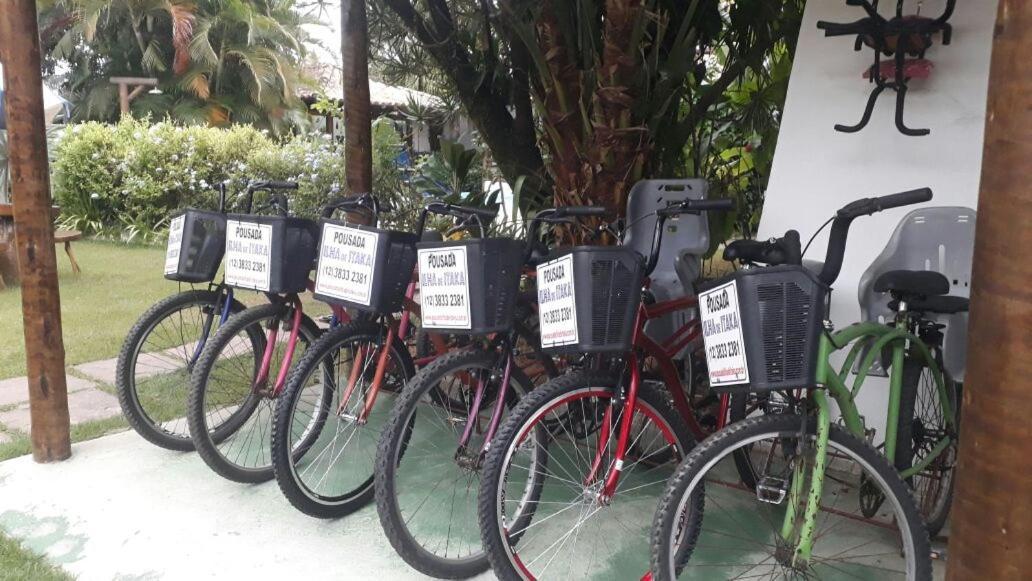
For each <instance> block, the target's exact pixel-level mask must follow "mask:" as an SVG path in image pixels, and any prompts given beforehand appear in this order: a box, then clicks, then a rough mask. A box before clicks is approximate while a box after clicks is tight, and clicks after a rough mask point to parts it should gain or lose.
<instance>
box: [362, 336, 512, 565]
mask: <svg viewBox="0 0 1032 581" xmlns="http://www.w3.org/2000/svg"><path fill="white" fill-rule="evenodd" d="M498 361H499V355H498V354H497V353H494V352H487V351H481V350H477V351H460V352H456V353H449V354H448V355H445V356H443V357H441V358H439V359H437V360H436V361H434V362H433V363H431V364H430V365H428V366H427V367H425V368H423V369H422V370H421V371H420V372H419V373H418V374H417V375H416V377H415V378H414V379H413V380H412V381H411V382H410V383H409V384H408V385H407V386H405V391H404V392H403V393H402V396H401V398H400V399H399V400H398V402H397V404H396V405H395V406H394V409H393V410H392V412H391V416H390V419H389V420H388V422H387V425H386V427H385V428H384V431H383V435H382V436H381V438H380V446H379V450H378V452H377V456H376V458H377V461H376V508H377V511H378V512H379V514H380V523H381V524H382V525H383V530H384V532H385V533H386V535H387V539H388V540H390V542H391V545H392V546H394V549H395V550H396V551H397V552H398V554H399V555H400V556H401V558H402V559H404V560H405V562H406V563H408V564H409V565H411V566H412V567H413V568H415V569H417V570H418V571H420V572H422V573H425V574H427V575H430V576H433V577H440V578H463V577H471V576H473V575H476V574H477V573H480V572H482V571H485V570H486V569H487V567H488V562H487V555H485V554H484V551H483V548H482V546H481V544H480V536H479V529H478V528H477V513H476V499H477V493H478V491H479V488H480V465H481V460H482V455H481V453H480V450H481V449H482V447H483V445H484V437H485V436H486V431H487V428H488V426H489V425H490V424H491V422H492V418H493V415H494V411H495V409H496V404H497V403H498V395H499V391H500V388H501V381H502V375H503V373H502V370H500V369H497V367H496V366H497V365H498ZM481 381H483V382H485V384H484V385H485V388H484V395H483V396H482V398H481V401H480V402H479V405H478V407H477V410H478V412H477V413H476V414H475V415H474V417H475V418H476V421H475V424H474V425H473V426H468V422H469V418H470V412H471V411H472V410H473V406H474V405H477V402H476V398H475V392H476V389H477V386H478V384H479V383H480V382H481ZM532 388H533V383H531V381H530V380H529V379H528V378H527V377H526V375H524V374H523V372H521V371H520V370H519V369H518V368H516V366H513V369H512V370H511V375H510V379H509V386H508V390H507V393H506V399H505V401H504V402H502V405H504V406H505V408H503V410H502V414H503V416H501V417H504V414H505V413H506V411H507V410H511V409H512V408H513V407H514V406H515V405H516V403H517V402H518V401H519V398H520V397H521V396H523V394H525V393H527V392H528V391H529V390H530V389H532ZM437 394H445V395H446V397H443V398H442V397H439V396H438V395H437ZM501 417H500V418H499V420H500V419H501ZM467 427H468V428H469V429H470V436H471V437H470V440H469V442H468V444H467V445H466V446H464V447H461V448H460V447H459V441H460V439H461V436H462V434H463V432H464V431H465V429H466V428H467Z"/></svg>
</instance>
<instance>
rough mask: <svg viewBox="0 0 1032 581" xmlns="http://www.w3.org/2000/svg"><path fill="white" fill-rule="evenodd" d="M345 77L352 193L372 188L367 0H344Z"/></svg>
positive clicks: (346, 152) (346, 163)
mask: <svg viewBox="0 0 1032 581" xmlns="http://www.w3.org/2000/svg"><path fill="white" fill-rule="evenodd" d="M340 15H341V61H342V64H343V75H342V76H343V80H344V174H345V176H346V179H347V182H348V189H349V190H350V191H351V192H353V193H364V192H370V191H372V189H373V138H372V106H371V105H370V103H369V53H368V43H369V31H368V30H367V26H366V10H365V0H341V6H340Z"/></svg>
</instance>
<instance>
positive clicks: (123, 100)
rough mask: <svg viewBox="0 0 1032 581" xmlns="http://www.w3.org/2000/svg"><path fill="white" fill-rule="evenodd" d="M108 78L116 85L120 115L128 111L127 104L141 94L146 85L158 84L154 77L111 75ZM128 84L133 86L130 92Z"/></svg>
mask: <svg viewBox="0 0 1032 581" xmlns="http://www.w3.org/2000/svg"><path fill="white" fill-rule="evenodd" d="M109 80H110V81H111V82H112V83H113V84H115V85H118V107H119V109H120V110H121V113H122V115H128V114H129V113H130V111H129V104H130V103H132V102H133V100H134V99H136V98H137V97H139V96H140V95H142V94H143V92H144V91H146V90H147V88H148V87H157V86H158V79H156V78H154V77H111V79H109ZM130 85H132V86H133V90H132V92H130V91H129V86H130Z"/></svg>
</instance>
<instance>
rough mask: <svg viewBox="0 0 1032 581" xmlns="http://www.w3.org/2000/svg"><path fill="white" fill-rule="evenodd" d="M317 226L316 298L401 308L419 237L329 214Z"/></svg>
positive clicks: (376, 308) (379, 309)
mask: <svg viewBox="0 0 1032 581" xmlns="http://www.w3.org/2000/svg"><path fill="white" fill-rule="evenodd" d="M319 224H320V230H321V232H322V235H321V237H320V239H319V259H318V266H317V267H316V270H315V298H317V299H319V300H322V301H325V302H327V303H330V304H334V305H340V306H344V307H349V308H354V309H358V310H360V311H366V312H373V313H393V312H397V311H400V310H401V307H402V302H403V301H404V300H405V290H406V289H407V288H408V284H409V282H410V281H411V280H412V271H413V269H414V268H415V265H416V242H417V241H418V239H419V237H418V236H416V235H415V234H411V233H409V232H396V231H393V230H381V229H379V228H374V227H372V226H362V225H357V224H349V223H347V222H344V221H340V220H330V219H326V218H324V219H322V220H320V222H319Z"/></svg>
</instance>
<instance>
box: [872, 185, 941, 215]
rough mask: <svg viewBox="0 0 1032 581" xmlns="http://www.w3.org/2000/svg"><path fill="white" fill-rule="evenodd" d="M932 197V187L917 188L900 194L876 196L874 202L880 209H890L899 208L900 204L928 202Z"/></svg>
mask: <svg viewBox="0 0 1032 581" xmlns="http://www.w3.org/2000/svg"><path fill="white" fill-rule="evenodd" d="M931 199H932V189H931V188H918V189H916V190H910V191H906V192H900V193H898V194H889V195H888V196H881V197H879V198H874V203H875V204H876V205H877V206H878V209H879V210H888V209H889V208H899V207H900V206H909V205H911V204H920V203H922V202H927V201H928V200H931Z"/></svg>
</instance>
